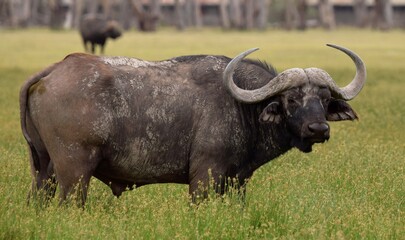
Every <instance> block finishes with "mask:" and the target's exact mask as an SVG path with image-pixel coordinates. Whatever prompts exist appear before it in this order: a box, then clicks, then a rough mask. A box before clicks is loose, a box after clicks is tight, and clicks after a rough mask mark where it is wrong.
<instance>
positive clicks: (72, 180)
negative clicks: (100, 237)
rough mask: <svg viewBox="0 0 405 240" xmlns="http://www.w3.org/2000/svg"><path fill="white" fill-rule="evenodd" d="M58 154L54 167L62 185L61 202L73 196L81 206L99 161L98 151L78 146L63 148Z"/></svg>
mask: <svg viewBox="0 0 405 240" xmlns="http://www.w3.org/2000/svg"><path fill="white" fill-rule="evenodd" d="M65 146H69V145H65ZM56 156H59V158H58V159H57V161H54V162H55V163H54V164H55V166H54V168H55V172H56V177H57V180H58V182H59V186H60V203H61V204H62V203H64V202H66V201H67V200H70V197H73V198H74V200H76V202H77V204H78V205H79V206H84V204H85V202H86V198H87V190H88V187H89V182H90V178H91V176H92V175H93V173H94V171H95V169H96V167H97V164H98V162H99V154H98V151H97V150H96V149H90V150H88V149H86V148H85V147H77V148H74V149H63V150H62V152H58V153H57V154H56Z"/></svg>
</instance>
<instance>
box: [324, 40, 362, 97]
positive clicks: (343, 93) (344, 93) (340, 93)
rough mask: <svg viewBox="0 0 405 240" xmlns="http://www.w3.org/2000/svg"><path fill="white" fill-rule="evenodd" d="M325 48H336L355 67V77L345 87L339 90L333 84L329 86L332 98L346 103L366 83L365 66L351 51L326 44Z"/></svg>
mask: <svg viewBox="0 0 405 240" xmlns="http://www.w3.org/2000/svg"><path fill="white" fill-rule="evenodd" d="M326 46H328V47H333V48H336V49H338V50H340V51H342V52H344V53H346V54H347V55H348V56H349V57H350V58H351V59H352V60H353V62H354V64H355V65H356V76H354V78H353V80H352V81H351V82H350V83H349V84H348V85H347V86H345V87H342V88H339V87H338V86H337V85H336V84H335V83H334V82H333V84H331V91H332V92H333V93H334V97H337V98H340V99H343V100H346V101H348V100H352V99H353V98H355V97H356V96H357V95H358V94H359V93H360V91H361V89H362V88H363V86H364V83H365V82H366V78H367V71H366V66H365V65H364V62H363V61H362V60H361V58H360V57H359V56H358V55H357V54H356V53H354V52H352V51H351V50H349V49H347V48H344V47H340V46H337V45H333V44H326ZM332 81H333V80H332Z"/></svg>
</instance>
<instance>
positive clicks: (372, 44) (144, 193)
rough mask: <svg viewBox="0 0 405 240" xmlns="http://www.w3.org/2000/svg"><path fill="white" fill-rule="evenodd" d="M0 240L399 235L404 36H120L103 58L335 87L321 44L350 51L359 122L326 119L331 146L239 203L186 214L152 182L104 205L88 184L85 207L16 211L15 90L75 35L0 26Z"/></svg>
mask: <svg viewBox="0 0 405 240" xmlns="http://www.w3.org/2000/svg"><path fill="white" fill-rule="evenodd" d="M0 34H1V39H0V56H1V58H0V216H1V217H0V239H173V238H176V239H273V238H280V239H404V238H405V215H404V211H405V98H404V96H405V95H404V92H405V77H404V76H405V65H404V62H405V45H404V44H403V43H404V42H405V32H403V31H392V32H374V31H370V30H357V29H343V30H342V29H341V30H337V31H332V32H326V31H321V30H311V31H307V32H294V31H292V32H283V31H277V30H273V31H266V32H233V31H231V32H222V31H220V30H217V29H208V30H205V29H204V30H201V31H197V30H188V31H186V32H176V31H174V30H170V29H163V30H161V31H159V32H158V33H148V34H142V33H137V32H128V33H125V35H124V37H123V38H121V39H119V40H117V41H115V42H113V41H109V42H108V45H107V47H106V54H107V55H124V56H131V57H138V58H143V59H147V60H159V59H166V58H170V57H173V56H178V55H185V54H201V53H204V54H223V55H228V56H235V55H236V54H238V53H239V52H242V51H244V50H246V49H248V48H252V47H260V49H261V50H260V51H258V52H256V53H254V54H253V55H252V57H253V58H259V59H262V60H266V61H268V62H271V63H273V64H274V65H275V66H276V67H277V69H278V70H279V71H281V70H283V69H286V68H291V67H310V66H316V67H321V68H324V69H325V70H327V71H328V72H329V73H330V74H331V75H332V77H333V78H335V80H336V81H337V82H338V83H339V84H340V85H343V84H346V83H348V82H349V81H350V80H351V79H352V77H353V75H354V66H353V64H352V63H351V61H350V60H349V59H348V58H347V57H346V56H344V55H343V54H341V53H339V52H338V51H336V50H333V49H331V48H327V47H325V44H326V43H335V44H339V45H343V46H346V47H348V48H351V49H352V50H354V51H355V52H357V53H358V54H359V55H360V56H361V57H362V58H363V60H364V61H365V63H366V65H367V68H368V80H367V83H366V86H365V88H364V90H363V91H362V93H361V94H360V96H358V97H357V98H356V99H355V100H353V101H351V102H350V104H351V105H352V106H353V107H354V109H355V110H356V111H357V112H358V114H359V115H360V121H356V122H338V123H332V124H331V126H332V132H331V139H330V140H329V142H328V143H326V144H322V145H317V146H316V147H315V148H314V151H313V152H312V153H310V154H303V153H301V152H299V151H297V150H293V151H291V152H289V153H287V154H285V155H283V156H281V157H280V158H278V159H276V160H274V161H272V162H270V163H268V164H266V165H265V166H263V167H262V168H260V169H259V170H258V171H256V172H255V174H254V176H253V177H252V179H251V180H250V183H249V185H248V188H247V199H246V204H245V205H244V206H241V204H240V203H239V202H238V201H237V200H235V199H234V198H232V197H226V198H225V199H223V200H219V199H213V200H211V201H209V202H206V203H203V204H201V205H200V206H198V207H195V206H191V205H190V202H189V196H188V194H187V192H188V191H187V186H186V185H176V184H162V185H150V186H145V187H142V188H139V189H136V190H134V191H129V192H125V193H124V194H123V196H122V197H121V198H119V199H116V198H115V197H114V196H113V195H112V194H111V191H110V190H109V188H107V187H106V186H105V185H103V184H101V183H100V182H99V181H97V180H95V179H93V180H92V182H91V187H90V192H89V198H88V203H87V206H86V208H85V209H84V210H82V209H79V208H76V207H58V206H57V201H56V200H55V201H53V202H52V203H51V205H50V206H49V207H48V208H46V209H43V210H41V209H38V208H36V207H35V206H33V205H30V206H27V205H26V196H27V192H28V190H29V187H30V179H31V176H30V170H29V161H28V156H27V148H26V145H25V142H24V140H23V138H22V135H21V131H20V127H19V108H18V91H19V87H20V86H21V84H22V83H23V81H24V80H25V79H26V78H28V77H29V76H30V75H32V74H33V73H35V72H36V71H39V70H41V69H43V68H44V67H46V66H47V65H50V64H51V63H53V62H56V61H59V60H61V59H63V58H64V57H65V56H66V55H67V54H69V53H71V52H79V51H82V45H81V41H80V38H79V35H78V34H77V33H76V32H72V31H60V32H51V31H48V30H44V29H33V30H24V31H5V30H0Z"/></svg>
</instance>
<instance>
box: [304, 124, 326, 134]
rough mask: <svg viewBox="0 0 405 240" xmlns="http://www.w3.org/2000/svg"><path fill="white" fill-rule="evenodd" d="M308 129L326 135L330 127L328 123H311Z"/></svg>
mask: <svg viewBox="0 0 405 240" xmlns="http://www.w3.org/2000/svg"><path fill="white" fill-rule="evenodd" d="M308 129H309V130H310V131H311V132H313V133H318V134H319V133H326V132H327V131H328V130H329V125H328V124H326V123H311V124H309V125H308Z"/></svg>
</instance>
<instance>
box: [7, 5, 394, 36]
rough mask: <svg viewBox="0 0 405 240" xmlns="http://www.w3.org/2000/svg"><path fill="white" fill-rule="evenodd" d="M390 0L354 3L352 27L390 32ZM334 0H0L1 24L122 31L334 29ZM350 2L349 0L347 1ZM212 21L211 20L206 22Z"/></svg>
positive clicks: (391, 16) (392, 20) (391, 20)
mask: <svg viewBox="0 0 405 240" xmlns="http://www.w3.org/2000/svg"><path fill="white" fill-rule="evenodd" d="M392 1H394V0H352V1H349V2H351V6H352V8H353V15H354V18H355V20H354V21H353V25H355V26H357V27H361V28H363V27H368V26H372V27H374V28H377V29H382V30H388V29H390V28H392V27H393V25H394V17H393V6H392ZM334 2H338V1H332V0H0V26H2V27H11V28H17V27H31V26H49V27H51V28H53V29H61V28H77V27H78V26H79V22H80V19H81V18H82V16H83V15H84V14H87V13H97V14H103V15H105V17H106V18H109V19H115V20H117V21H119V22H120V23H121V25H122V26H123V28H124V29H130V28H131V27H136V28H137V29H139V30H140V31H155V30H156V29H157V27H158V26H160V25H166V26H175V27H176V28H178V29H179V30H182V29H185V28H187V27H197V28H199V27H203V26H206V25H217V26H221V27H222V28H224V29H262V30H263V29H265V28H266V27H268V25H269V23H270V24H272V25H274V26H278V27H282V28H285V29H300V30H305V29H306V28H308V27H312V26H321V27H323V28H325V29H329V30H332V29H334V28H335V27H336V17H335V11H336V10H335V8H334ZM345 2H348V1H345ZM207 19H211V20H207Z"/></svg>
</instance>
